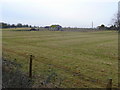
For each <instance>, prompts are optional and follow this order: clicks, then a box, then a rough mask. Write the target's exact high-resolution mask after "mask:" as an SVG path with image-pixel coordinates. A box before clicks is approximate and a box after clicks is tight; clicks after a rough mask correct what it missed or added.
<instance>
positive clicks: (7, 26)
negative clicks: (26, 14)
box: [0, 22, 38, 28]
mask: <svg viewBox="0 0 120 90" xmlns="http://www.w3.org/2000/svg"><path fill="white" fill-rule="evenodd" d="M23 27H27V28H33V27H34V28H36V27H38V26H31V25H28V24H21V23H18V24H8V23H4V22H1V23H0V28H23Z"/></svg>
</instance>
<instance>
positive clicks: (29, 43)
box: [2, 30, 118, 88]
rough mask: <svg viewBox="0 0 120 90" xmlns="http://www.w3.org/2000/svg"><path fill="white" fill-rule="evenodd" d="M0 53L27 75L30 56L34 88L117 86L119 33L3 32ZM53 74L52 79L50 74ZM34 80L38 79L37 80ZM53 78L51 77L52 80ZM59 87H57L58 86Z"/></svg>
mask: <svg viewBox="0 0 120 90" xmlns="http://www.w3.org/2000/svg"><path fill="white" fill-rule="evenodd" d="M2 49H3V51H2V53H3V57H4V58H7V59H9V60H14V59H16V62H18V63H20V64H21V65H22V71H23V72H26V73H28V65H29V55H31V54H32V55H33V56H34V58H33V77H34V78H33V79H35V82H34V86H33V87H39V84H40V83H41V81H44V80H46V79H48V77H50V78H49V80H48V81H46V83H47V85H48V86H47V87H53V84H51V83H54V86H55V85H56V86H58V87H62V88H87V87H89V88H101V87H102V88H105V87H106V84H107V81H108V79H109V78H112V80H113V87H116V86H117V83H118V33H117V32H115V31H98V32H62V31H9V30H3V31H2ZM52 74H55V76H54V77H52V76H51V75H52ZM36 77H37V78H36ZM51 77H52V78H51ZM58 84H59V85H58Z"/></svg>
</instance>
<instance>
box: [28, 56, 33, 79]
mask: <svg viewBox="0 0 120 90" xmlns="http://www.w3.org/2000/svg"><path fill="white" fill-rule="evenodd" d="M32 59H33V56H32V55H30V62H29V77H30V78H32Z"/></svg>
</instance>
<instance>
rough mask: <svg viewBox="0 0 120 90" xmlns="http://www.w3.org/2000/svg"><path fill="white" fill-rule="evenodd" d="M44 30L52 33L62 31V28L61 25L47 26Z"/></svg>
mask: <svg viewBox="0 0 120 90" xmlns="http://www.w3.org/2000/svg"><path fill="white" fill-rule="evenodd" d="M44 28H47V29H49V30H52V31H59V30H60V31H61V30H62V26H60V25H51V26H46V27H44Z"/></svg>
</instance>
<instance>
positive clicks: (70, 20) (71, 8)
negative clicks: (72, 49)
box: [0, 0, 119, 28]
mask: <svg viewBox="0 0 120 90" xmlns="http://www.w3.org/2000/svg"><path fill="white" fill-rule="evenodd" d="M118 1H119V0H0V17H1V18H0V22H1V21H2V22H6V23H10V24H13V23H14V24H17V23H22V24H29V25H37V26H47V25H52V24H59V25H61V26H63V27H79V28H91V27H92V22H93V25H94V27H97V26H99V25H101V24H104V25H106V26H109V25H111V24H112V19H113V18H114V16H115V14H116V13H117V11H118Z"/></svg>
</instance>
